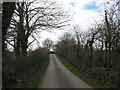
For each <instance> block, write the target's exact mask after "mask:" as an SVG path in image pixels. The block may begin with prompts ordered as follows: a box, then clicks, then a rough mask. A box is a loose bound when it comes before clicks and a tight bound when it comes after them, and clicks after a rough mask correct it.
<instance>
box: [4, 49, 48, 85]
mask: <svg viewBox="0 0 120 90" xmlns="http://www.w3.org/2000/svg"><path fill="white" fill-rule="evenodd" d="M7 56H9V54H7ZM47 60H48V51H47V50H46V49H45V48H40V49H37V50H35V51H33V52H31V53H29V54H28V56H27V57H24V56H20V57H19V58H18V59H14V60H13V59H12V58H11V56H9V57H6V58H4V60H3V80H2V81H3V87H24V86H25V84H26V83H28V82H29V81H30V80H31V78H32V76H33V75H34V73H35V72H37V71H38V70H39V69H40V68H41V67H42V65H43V64H44V63H45V62H46V61H47Z"/></svg>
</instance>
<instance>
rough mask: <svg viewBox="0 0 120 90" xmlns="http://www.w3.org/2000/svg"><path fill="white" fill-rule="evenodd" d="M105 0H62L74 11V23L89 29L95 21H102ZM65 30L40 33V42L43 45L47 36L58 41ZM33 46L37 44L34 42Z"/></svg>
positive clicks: (66, 6) (64, 5)
mask: <svg viewBox="0 0 120 90" xmlns="http://www.w3.org/2000/svg"><path fill="white" fill-rule="evenodd" d="M103 1H105V0H62V3H63V7H64V8H65V9H69V10H71V11H72V12H74V13H75V14H74V16H73V18H72V20H71V23H70V24H71V26H72V25H80V26H81V28H82V29H83V30H87V29H88V28H89V27H90V26H91V25H92V24H93V23H94V22H95V21H100V20H101V19H102V18H103V14H104V12H103V7H102V5H101V4H102V3H103ZM67 31H68V30H67V29H64V30H53V31H52V32H47V31H43V32H41V33H40V34H39V36H40V38H39V44H40V46H42V41H44V40H45V39H46V38H50V39H52V40H53V41H55V42H56V41H57V40H58V38H59V37H60V36H61V35H62V34H63V33H64V32H67ZM32 47H33V48H35V47H36V45H35V44H34V43H33V44H32Z"/></svg>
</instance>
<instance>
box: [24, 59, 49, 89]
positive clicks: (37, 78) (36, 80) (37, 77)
mask: <svg viewBox="0 0 120 90" xmlns="http://www.w3.org/2000/svg"><path fill="white" fill-rule="evenodd" d="M48 64H49V60H47V62H45V63H44V64H43V66H42V67H41V68H40V70H39V71H38V72H36V73H35V75H34V77H33V78H32V80H31V81H30V82H29V83H28V84H27V85H26V87H27V88H38V85H39V83H40V80H41V78H42V76H43V73H44V72H45V70H46V68H47V66H48Z"/></svg>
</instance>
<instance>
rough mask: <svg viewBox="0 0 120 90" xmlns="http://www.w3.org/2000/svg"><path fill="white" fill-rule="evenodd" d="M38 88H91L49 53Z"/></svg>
mask: <svg viewBox="0 0 120 90" xmlns="http://www.w3.org/2000/svg"><path fill="white" fill-rule="evenodd" d="M39 88H91V87H90V86H89V85H87V84H86V83H85V82H83V81H82V80H81V79H79V78H78V77H77V76H75V75H74V74H73V73H71V72H70V71H69V70H68V69H67V68H66V67H64V65H63V64H62V63H61V62H60V61H59V60H58V58H57V57H56V55H54V54H51V55H50V63H49V65H48V68H47V70H46V72H45V73H44V75H43V78H42V80H41V82H40V85H39Z"/></svg>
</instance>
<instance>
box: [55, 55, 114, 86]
mask: <svg viewBox="0 0 120 90" xmlns="http://www.w3.org/2000/svg"><path fill="white" fill-rule="evenodd" d="M57 57H58V58H59V60H60V61H61V63H62V64H63V65H64V66H65V67H66V68H67V69H69V70H70V71H71V72H72V73H74V74H75V75H76V76H77V77H79V78H80V79H82V80H83V81H85V82H86V83H87V84H88V85H90V86H91V87H93V88H116V87H115V86H108V85H106V84H104V83H102V82H99V81H97V80H93V79H92V78H90V76H89V75H86V74H85V73H82V72H80V71H79V70H78V69H76V68H75V67H74V66H73V65H71V64H70V63H69V62H67V61H66V60H64V59H63V58H62V57H60V56H59V55H57Z"/></svg>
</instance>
